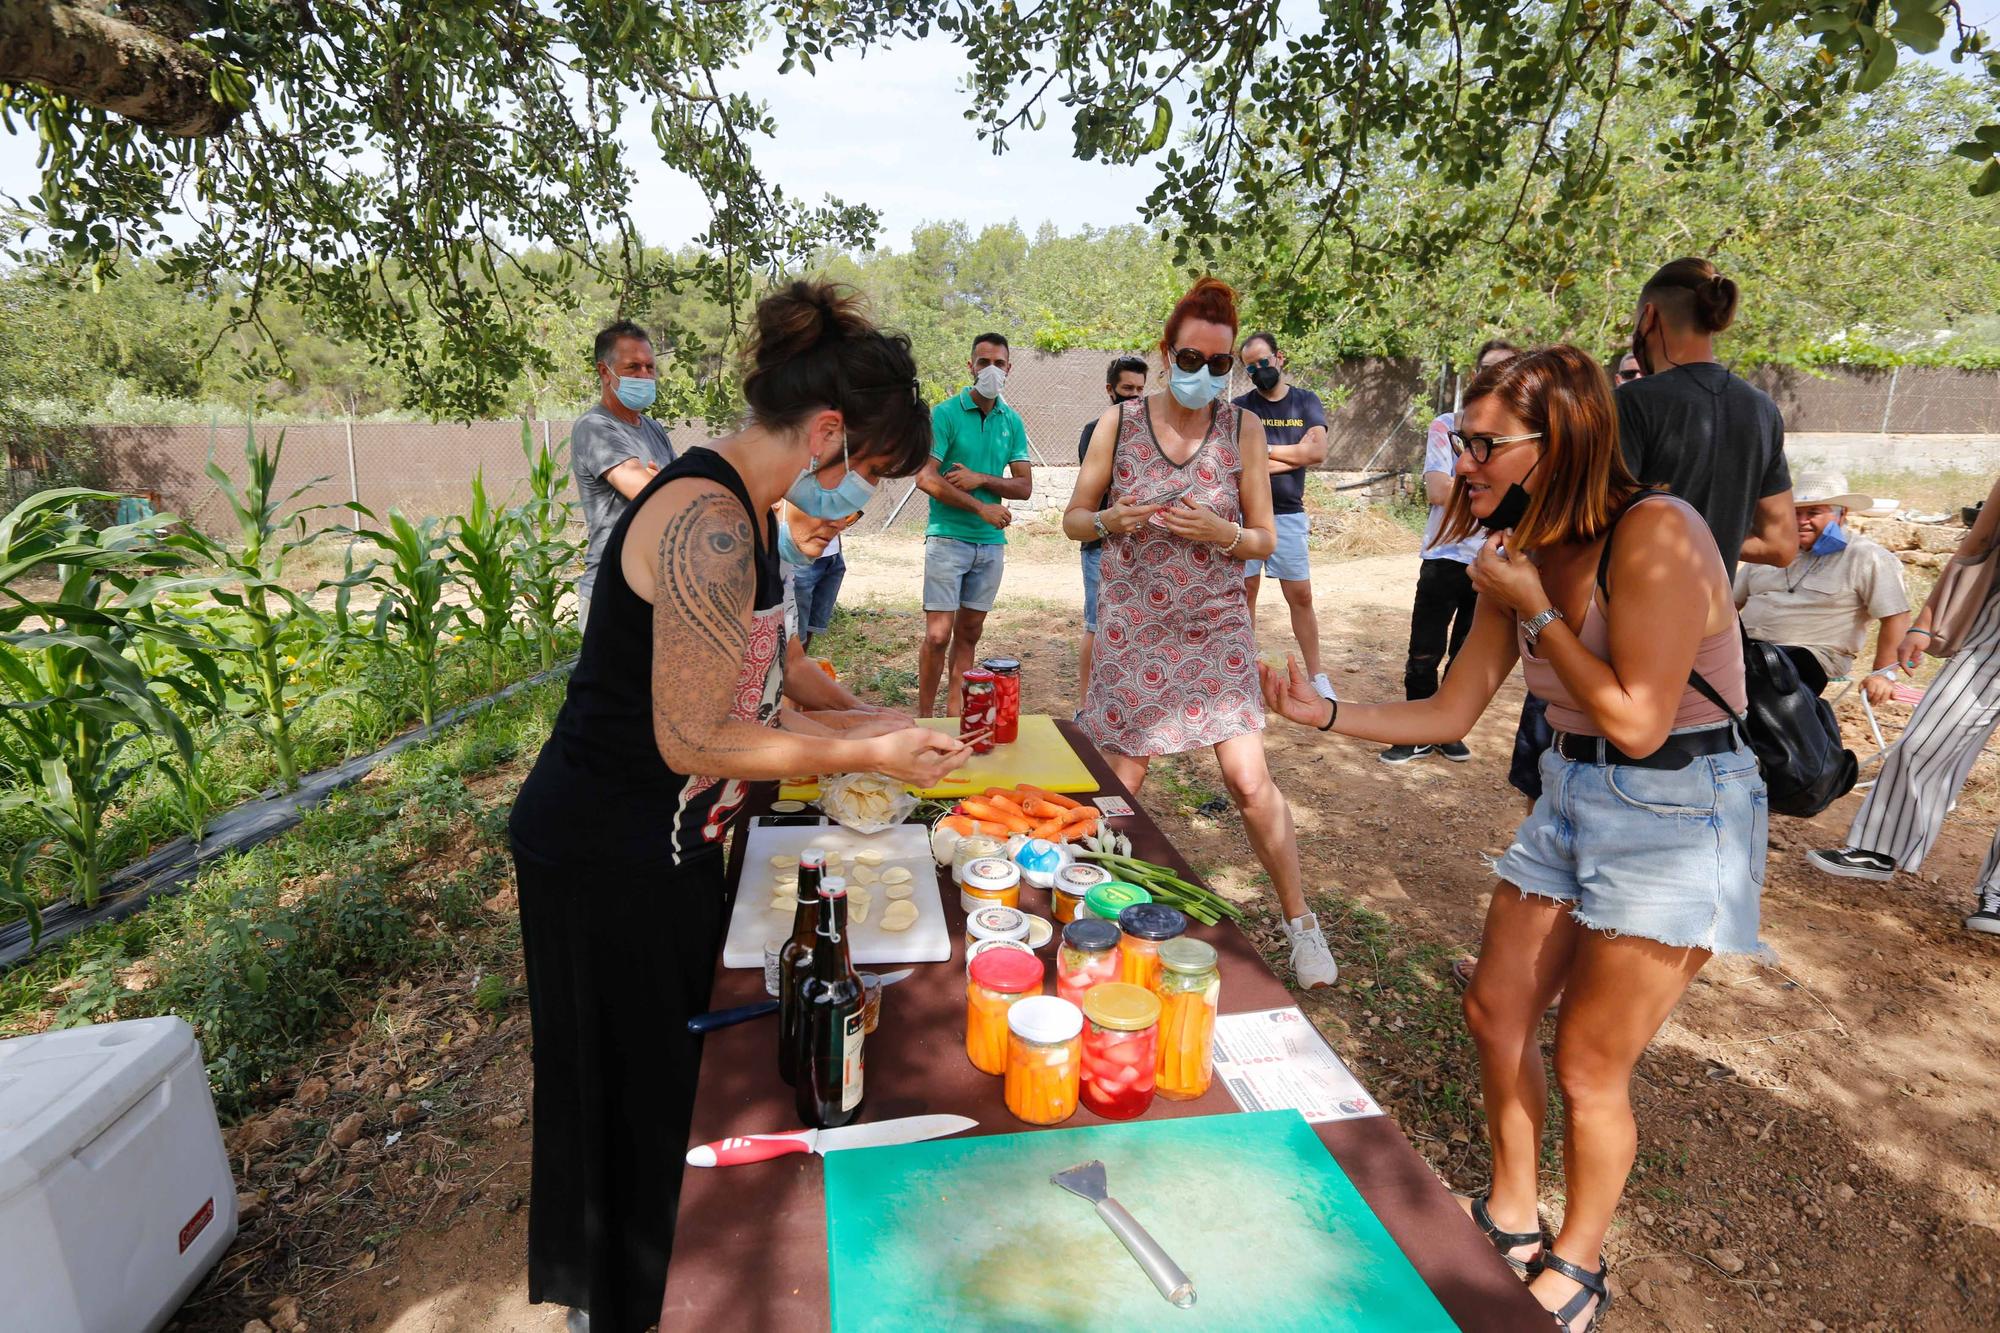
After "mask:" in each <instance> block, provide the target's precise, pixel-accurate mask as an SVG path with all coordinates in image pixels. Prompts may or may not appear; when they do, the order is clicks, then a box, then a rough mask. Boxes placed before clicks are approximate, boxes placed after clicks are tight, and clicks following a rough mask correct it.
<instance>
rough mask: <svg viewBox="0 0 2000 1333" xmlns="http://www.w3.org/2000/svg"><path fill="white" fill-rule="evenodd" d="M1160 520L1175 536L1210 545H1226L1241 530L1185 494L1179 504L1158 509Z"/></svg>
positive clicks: (1233, 539)
mask: <svg viewBox="0 0 2000 1333" xmlns="http://www.w3.org/2000/svg"><path fill="white" fill-rule="evenodd" d="M1160 522H1161V523H1162V524H1164V525H1165V526H1166V529H1167V531H1168V532H1171V533H1173V534H1174V536H1176V537H1185V538H1187V539H1188V540H1189V541H1191V542H1207V543H1209V544H1210V545H1211V546H1227V545H1229V543H1231V542H1233V541H1235V540H1236V534H1237V533H1238V532H1239V531H1241V529H1240V528H1238V526H1237V525H1236V524H1234V523H1231V522H1230V521H1229V520H1228V519H1226V518H1224V517H1223V516H1222V515H1220V514H1218V513H1216V512H1215V511H1214V510H1212V509H1204V508H1202V506H1200V505H1198V504H1196V503H1195V502H1194V501H1193V500H1190V499H1188V498H1186V497H1185V496H1183V497H1182V499H1181V502H1180V503H1179V504H1177V505H1167V506H1165V507H1163V508H1162V509H1161V510H1160Z"/></svg>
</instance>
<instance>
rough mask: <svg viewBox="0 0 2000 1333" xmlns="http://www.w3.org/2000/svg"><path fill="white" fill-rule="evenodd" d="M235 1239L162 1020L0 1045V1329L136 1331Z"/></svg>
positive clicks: (177, 1026) (177, 1039) (230, 1190)
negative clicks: (2, 1308) (2, 1327)
mask: <svg viewBox="0 0 2000 1333" xmlns="http://www.w3.org/2000/svg"><path fill="white" fill-rule="evenodd" d="M235 1237H236V1186H235V1183H234V1180H233V1179H232V1178H231V1176H230V1173H229V1159H228V1156H227V1155H226V1154H225V1153H224V1152H223V1148H222V1134H221V1131H220V1130H219V1129H218V1128H217V1125H216V1120H215V1103H214V1102H213V1100H211V1099H210V1097H209V1095H208V1076H207V1074H206V1072H205V1071H204V1070H203V1068H202V1063H201V1048H200V1046H198V1045H197V1044H196V1042H195V1039H194V1029H192V1028H190V1027H189V1026H188V1025H187V1024H186V1023H184V1022H182V1021H181V1020H180V1019H178V1018H143V1019H137V1020H135V1021H133V1022H129V1023H106V1024H101V1025H99V1026H96V1027H87V1028H72V1029H69V1030H67V1031H63V1032H44V1033H40V1034H38V1035H35V1036H30V1037H15V1038H13V1039H11V1040H8V1041H0V1304H4V1308H5V1313H4V1314H0V1325H5V1326H6V1327H7V1328H10V1329H14V1328H18V1329H33V1330H35V1333H141V1331H142V1330H145V1331H150V1330H156V1329H158V1328H160V1327H161V1326H162V1325H163V1324H165V1323H166V1322H167V1320H168V1319H169V1318H170V1317H172V1315H173V1314H174V1312H175V1311H176V1310H178V1309H179V1308H180V1305H181V1302H182V1301H184V1300H186V1299H187V1297H188V1293H190V1292H192V1291H193V1290H194V1288H195V1285H196V1284H197V1283H199V1282H200V1281H201V1279H202V1277H203V1275H205V1274H206V1273H207V1272H208V1270H209V1269H210V1268H211V1267H213V1266H214V1264H215V1262H216V1260H218V1259H220V1258H221V1257H222V1252H223V1251H224V1250H226V1249H228V1248H229V1242H230V1241H232V1240H234V1239H235Z"/></svg>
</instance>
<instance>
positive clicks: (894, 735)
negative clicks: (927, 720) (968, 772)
mask: <svg viewBox="0 0 2000 1333" xmlns="http://www.w3.org/2000/svg"><path fill="white" fill-rule="evenodd" d="M862 743H863V744H864V745H865V746H867V751H868V761H867V768H868V769H869V771H871V772H875V773H886V774H887V775H888V776H890V777H892V778H901V779H902V780H903V781H905V782H909V783H914V784H915V785H917V786H919V787H935V786H936V785H937V784H938V783H940V782H942V781H943V780H944V777H945V775H946V774H947V773H949V772H951V770H952V769H954V768H956V767H958V766H959V765H960V764H962V763H964V762H965V761H966V760H968V759H970V758H971V757H972V747H971V746H969V745H963V744H960V743H959V739H958V737H956V736H947V735H945V734H944V733H943V732H941V731H932V730H931V729H930V728H929V727H918V726H908V727H898V728H897V729H896V730H894V731H892V732H889V733H887V734H886V735H882V736H875V737H871V738H869V739H868V740H866V741H864V742H862Z"/></svg>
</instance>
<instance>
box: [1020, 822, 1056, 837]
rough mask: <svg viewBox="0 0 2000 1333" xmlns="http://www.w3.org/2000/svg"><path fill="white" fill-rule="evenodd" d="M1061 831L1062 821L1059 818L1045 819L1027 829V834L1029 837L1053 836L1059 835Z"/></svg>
mask: <svg viewBox="0 0 2000 1333" xmlns="http://www.w3.org/2000/svg"><path fill="white" fill-rule="evenodd" d="M1061 832H1062V821H1061V820H1060V819H1045V820H1043V821H1042V822H1041V823H1039V824H1037V825H1035V826H1034V827H1033V828H1031V829H1029V830H1028V836H1029V837H1031V838H1054V837H1058V836H1060V835H1061Z"/></svg>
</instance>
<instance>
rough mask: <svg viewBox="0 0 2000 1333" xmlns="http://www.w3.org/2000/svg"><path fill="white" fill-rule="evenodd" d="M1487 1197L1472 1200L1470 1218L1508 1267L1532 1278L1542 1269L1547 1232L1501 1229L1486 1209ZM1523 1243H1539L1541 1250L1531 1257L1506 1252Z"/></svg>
mask: <svg viewBox="0 0 2000 1333" xmlns="http://www.w3.org/2000/svg"><path fill="white" fill-rule="evenodd" d="M1487 1197H1489V1196H1485V1195H1482V1196H1481V1197H1479V1198H1477V1199H1474V1200H1473V1201H1472V1220H1473V1221H1474V1222H1476V1223H1478V1225H1479V1229H1480V1230H1481V1231H1483V1232H1484V1233H1486V1239H1488V1240H1490V1241H1492V1242H1493V1248H1494V1249H1495V1250H1498V1251H1499V1252H1500V1257H1501V1258H1502V1259H1505V1260H1506V1261H1507V1266H1508V1267H1509V1268H1511V1269H1513V1270H1514V1271H1515V1272H1516V1273H1519V1274H1520V1275H1521V1277H1522V1278H1523V1279H1532V1278H1534V1277H1535V1276H1536V1275H1538V1274H1539V1273H1540V1272H1541V1271H1542V1260H1543V1259H1544V1258H1545V1257H1546V1256H1547V1254H1548V1252H1549V1246H1550V1244H1551V1243H1552V1242H1551V1241H1550V1239H1549V1233H1548V1232H1546V1231H1502V1230H1501V1229H1500V1227H1499V1225H1498V1224H1497V1223H1496V1222H1494V1220H1493V1214H1491V1213H1489V1212H1487V1211H1486V1199H1487ZM1523 1245H1539V1246H1541V1247H1542V1252H1541V1253H1540V1254H1537V1255H1536V1256H1535V1257H1534V1258H1532V1259H1516V1258H1515V1257H1514V1256H1513V1255H1512V1254H1510V1253H1508V1251H1510V1250H1518V1249H1520V1248H1521V1247H1522V1246H1523Z"/></svg>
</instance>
